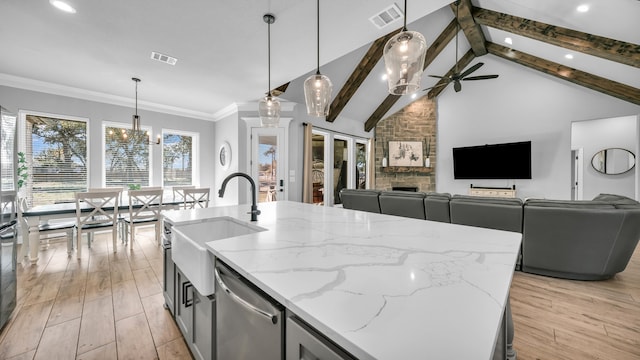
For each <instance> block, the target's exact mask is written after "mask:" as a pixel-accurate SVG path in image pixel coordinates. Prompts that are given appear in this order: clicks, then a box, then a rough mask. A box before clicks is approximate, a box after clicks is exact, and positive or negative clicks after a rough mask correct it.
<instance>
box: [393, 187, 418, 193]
mask: <svg viewBox="0 0 640 360" xmlns="http://www.w3.org/2000/svg"><path fill="white" fill-rule="evenodd" d="M391 190H393V191H396V190H397V191H413V192H417V191H418V187H417V186H393V187H391Z"/></svg>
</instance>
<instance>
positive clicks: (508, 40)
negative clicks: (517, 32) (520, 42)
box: [504, 37, 513, 45]
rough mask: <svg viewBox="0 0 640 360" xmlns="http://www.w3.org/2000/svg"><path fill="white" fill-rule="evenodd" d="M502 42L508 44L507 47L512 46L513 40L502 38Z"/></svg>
mask: <svg viewBox="0 0 640 360" xmlns="http://www.w3.org/2000/svg"><path fill="white" fill-rule="evenodd" d="M504 42H505V43H507V44H509V45H513V39H512V38H510V37H506V38H504Z"/></svg>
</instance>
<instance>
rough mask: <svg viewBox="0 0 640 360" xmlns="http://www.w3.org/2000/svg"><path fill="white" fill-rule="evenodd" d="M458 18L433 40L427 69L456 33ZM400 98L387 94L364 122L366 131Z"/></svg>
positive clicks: (428, 52)
mask: <svg viewBox="0 0 640 360" xmlns="http://www.w3.org/2000/svg"><path fill="white" fill-rule="evenodd" d="M456 30H457V26H456V19H453V20H452V21H451V22H450V23H449V25H447V27H445V28H444V30H443V31H442V32H441V33H440V35H438V37H437V38H436V39H435V40H434V41H433V43H432V44H431V46H429V49H427V55H426V57H425V59H424V67H423V69H425V70H426V68H427V66H429V65H431V63H432V62H433V60H435V58H436V57H437V56H438V55H440V53H441V52H442V50H443V49H444V48H445V46H447V44H448V43H449V42H450V41H451V40H452V39H453V37H454V36H455V35H456ZM399 99H400V96H399V95H391V94H389V95H387V97H386V98H385V99H384V100H383V101H382V103H381V104H380V106H378V108H377V109H376V110H375V111H374V112H373V114H371V116H369V119H367V121H366V122H365V124H364V130H365V131H367V132H368V131H371V129H373V128H374V127H376V124H377V123H378V122H379V121H380V120H381V119H382V117H383V116H384V115H385V114H386V113H387V112H388V111H389V109H391V107H392V106H393V105H394V104H395V103H396V102H397V101H398V100H399Z"/></svg>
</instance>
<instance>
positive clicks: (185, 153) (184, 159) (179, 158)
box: [162, 130, 197, 186]
mask: <svg viewBox="0 0 640 360" xmlns="http://www.w3.org/2000/svg"><path fill="white" fill-rule="evenodd" d="M196 143H197V134H192V133H184V132H178V131H174V130H167V131H163V134H162V182H163V186H178V185H194V181H193V180H194V178H196V176H194V166H193V164H194V162H195V150H194V149H195V148H196Z"/></svg>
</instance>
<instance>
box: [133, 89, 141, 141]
mask: <svg viewBox="0 0 640 360" xmlns="http://www.w3.org/2000/svg"><path fill="white" fill-rule="evenodd" d="M131 80H133V81H135V83H136V113H135V114H134V115H133V116H132V118H133V121H132V122H131V130H133V132H134V133H135V132H136V131H139V130H140V116H139V115H138V83H139V82H140V79H138V78H131Z"/></svg>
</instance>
